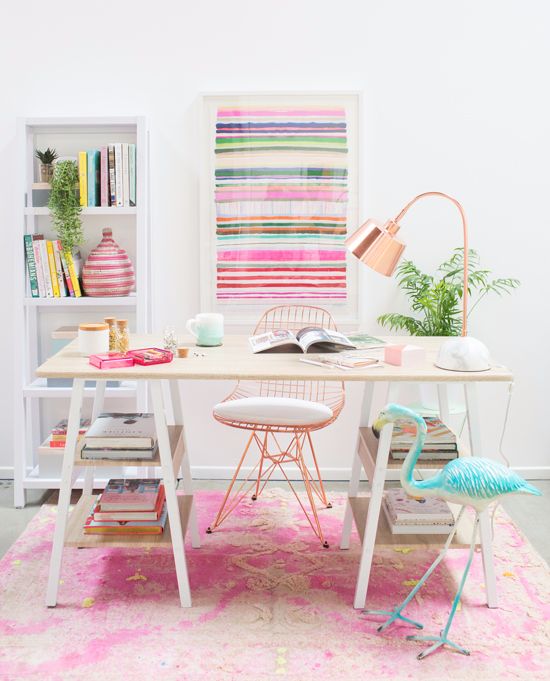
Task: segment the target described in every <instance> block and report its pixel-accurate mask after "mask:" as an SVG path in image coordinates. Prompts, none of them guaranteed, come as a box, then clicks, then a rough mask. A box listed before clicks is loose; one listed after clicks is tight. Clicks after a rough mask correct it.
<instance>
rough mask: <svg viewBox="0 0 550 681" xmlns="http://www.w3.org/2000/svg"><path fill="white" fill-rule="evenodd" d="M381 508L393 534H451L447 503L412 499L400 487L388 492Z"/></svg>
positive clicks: (451, 522) (452, 520) (450, 519)
mask: <svg viewBox="0 0 550 681" xmlns="http://www.w3.org/2000/svg"><path fill="white" fill-rule="evenodd" d="M382 508H383V509H384V512H385V514H386V518H387V520H388V525H389V526H390V530H391V532H392V534H449V532H450V530H451V529H452V528H453V526H454V516H453V514H452V512H451V509H450V508H449V505H448V504H447V502H446V501H443V499H433V498H427V499H425V498H414V497H410V496H408V494H407V493H406V492H405V491H404V490H403V489H401V488H395V489H393V488H392V489H388V490H387V491H386V493H385V496H384V502H383V504H382Z"/></svg>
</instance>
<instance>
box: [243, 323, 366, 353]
mask: <svg viewBox="0 0 550 681" xmlns="http://www.w3.org/2000/svg"><path fill="white" fill-rule="evenodd" d="M248 340H249V342H250V347H251V348H252V352H270V351H271V352H309V350H310V349H312V348H314V349H315V350H316V351H317V352H331V351H332V352H338V351H339V350H342V349H344V348H347V349H348V350H349V349H354V348H355V345H353V343H352V342H351V341H350V340H349V338H347V337H346V336H344V334H343V333H339V332H338V331H333V330H332V329H321V328H319V327H318V326H306V327H305V328H303V329H300V330H299V331H298V332H297V333H296V334H294V333H292V331H288V330H286V329H277V330H275V331H268V332H266V333H260V334H259V335H258V336H251V337H250V338H249V339H248Z"/></svg>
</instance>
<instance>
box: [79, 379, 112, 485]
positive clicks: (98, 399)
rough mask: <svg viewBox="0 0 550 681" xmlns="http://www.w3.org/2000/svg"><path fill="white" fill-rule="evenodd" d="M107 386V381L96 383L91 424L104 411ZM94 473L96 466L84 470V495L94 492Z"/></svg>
mask: <svg viewBox="0 0 550 681" xmlns="http://www.w3.org/2000/svg"><path fill="white" fill-rule="evenodd" d="M106 385H107V381H96V382H95V394H94V406H93V407H92V418H91V419H90V423H93V422H94V421H95V420H96V418H97V417H98V416H99V415H100V414H101V412H102V411H103V405H104V403H105V387H106ZM94 471H95V468H94V466H86V468H85V469H84V486H83V489H82V493H83V494H92V493H93V491H94Z"/></svg>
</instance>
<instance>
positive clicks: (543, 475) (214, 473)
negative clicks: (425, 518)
mask: <svg viewBox="0 0 550 681" xmlns="http://www.w3.org/2000/svg"><path fill="white" fill-rule="evenodd" d="M250 468H251V467H245V466H243V467H242V469H241V470H242V474H243V475H242V477H246V476H247V475H248V473H249V472H250ZM513 470H515V471H516V473H518V475H521V476H522V477H524V478H525V479H526V480H550V466H540V467H537V466H523V467H513ZM234 471H235V469H234V468H232V467H231V466H191V474H192V475H193V478H195V479H198V480H200V479H202V480H229V479H231V477H232V476H233V473H234ZM285 471H286V472H287V475H288V477H289V478H290V479H291V480H297V479H299V478H300V475H299V473H298V469H297V468H296V466H289V467H288V468H286V467H285ZM392 473H395V475H392ZM350 474H351V469H350V468H321V476H322V478H323V480H326V481H328V480H335V481H344V482H347V481H348V480H349V477H350ZM363 479H365V478H363ZM387 479H388V480H394V479H395V480H399V471H388V477H387ZM272 480H284V477H283V475H281V473H279V474H276V473H273V477H272Z"/></svg>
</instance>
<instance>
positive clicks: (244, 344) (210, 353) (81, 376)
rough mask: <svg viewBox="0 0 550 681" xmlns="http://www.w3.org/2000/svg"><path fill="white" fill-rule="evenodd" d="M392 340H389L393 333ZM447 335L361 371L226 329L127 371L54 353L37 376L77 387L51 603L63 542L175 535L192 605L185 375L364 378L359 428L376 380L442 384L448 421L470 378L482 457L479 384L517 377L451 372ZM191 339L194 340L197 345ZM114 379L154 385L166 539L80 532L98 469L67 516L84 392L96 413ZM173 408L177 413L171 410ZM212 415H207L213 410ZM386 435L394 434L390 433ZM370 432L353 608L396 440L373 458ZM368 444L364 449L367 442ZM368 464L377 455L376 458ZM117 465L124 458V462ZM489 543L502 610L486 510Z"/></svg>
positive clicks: (360, 603) (490, 590)
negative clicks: (204, 342)
mask: <svg viewBox="0 0 550 681" xmlns="http://www.w3.org/2000/svg"><path fill="white" fill-rule="evenodd" d="M386 340H388V341H390V342H391V340H392V339H391V338H386ZM393 340H395V341H396V342H400V343H402V342H404V340H406V339H404V338H403V337H399V339H398V340H397V339H393ZM441 340H442V339H441V338H415V339H414V343H415V344H416V345H422V346H423V347H425V348H426V352H427V357H426V362H425V363H424V364H423V365H422V366H419V367H415V368H414V369H405V368H402V367H394V366H389V365H387V366H383V367H382V368H377V369H368V368H367V369H354V370H352V371H343V370H339V369H331V368H328V367H317V366H313V365H310V364H304V363H303V362H300V361H299V358H300V355H297V354H292V355H288V354H264V355H253V354H251V352H250V350H249V346H248V340H247V337H246V336H228V337H226V339H225V342H224V345H223V346H222V347H219V348H200V350H201V353H204V356H203V357H189V358H186V359H175V360H174V361H173V362H171V363H170V364H158V365H155V366H151V367H142V366H137V365H136V366H134V367H131V368H126V369H111V370H108V371H101V370H99V369H96V368H95V367H92V366H91V365H90V364H89V363H88V360H87V358H84V357H80V356H79V355H78V352H77V348H76V342H73V343H71V344H69V345H68V346H67V347H65V348H64V349H63V350H61V351H60V352H59V353H58V354H56V355H54V356H53V357H51V358H50V359H48V360H47V361H46V362H45V363H44V364H42V366H40V367H39V368H38V370H37V372H36V375H37V376H39V377H45V378H71V379H73V390H72V396H71V404H70V410H69V422H68V428H67V442H66V446H65V452H64V456H63V468H62V478H61V487H60V492H59V503H58V514H57V518H56V525H55V532H54V541H53V548H52V556H51V562H50V574H49V579H48V588H47V595H46V604H47V605H48V606H50V607H53V606H55V605H56V603H57V590H58V584H59V578H60V574H61V562H62V556H63V546H64V544H65V543H67V544H69V545H73V546H92V545H93V546H97V545H101V546H109V545H110V546H115V545H116V546H120V545H121V544H124V545H126V544H133V545H139V546H148V545H151V544H158V543H166V542H169V541H171V543H172V548H173V552H174V560H175V565H176V573H177V579H178V587H179V593H180V601H181V605H182V606H184V607H185V606H190V605H191V593H190V588H189V581H188V576H187V566H186V561H185V549H184V543H183V537H184V533H185V532H186V531H187V529H189V531H190V533H191V539H192V545H193V546H194V547H198V546H199V545H200V542H199V535H198V529H197V524H196V517H195V509H194V502H193V493H192V482H191V473H190V467H189V457H188V451H187V448H186V445H185V428H184V423H183V413H182V409H181V401H180V395H179V385H178V382H179V381H185V380H191V379H202V380H220V379H236V380H238V379H248V380H269V379H278V380H280V379H289V380H321V381H331V380H338V381H360V382H362V383H364V385H365V393H364V400H363V410H362V418H361V425H362V426H364V427H366V426H369V425H370V423H371V411H372V397H373V388H374V384H375V383H377V382H382V383H389V384H390V385H391V384H394V383H396V382H422V383H424V382H431V383H436V384H438V389H439V396H440V407H441V416H442V418H443V420H446V419H447V418H448V404H447V400H446V390H445V386H446V384H448V383H451V382H453V383H463V384H464V387H465V394H466V406H467V416H468V430H469V434H470V450H471V453H472V454H473V455H477V456H479V455H481V438H480V435H481V424H480V422H479V418H478V410H477V402H476V399H477V398H476V384H477V383H485V382H493V381H501V382H511V381H512V374H511V373H510V372H509V371H508V370H507V369H505V368H504V367H499V366H495V367H494V368H492V369H490V370H489V371H486V372H480V373H463V372H453V371H446V370H443V369H438V368H437V367H435V366H434V363H433V361H434V359H435V355H436V353H437V349H438V347H439V344H440V343H441ZM160 343H161V340H160V338H159V337H158V336H153V335H149V336H132V337H131V347H132V348H140V347H151V346H157V347H159V346H160ZM189 345H191V342H189ZM109 379H125V380H144V381H148V382H149V386H150V391H151V399H152V408H153V413H154V416H155V424H156V429H157V437H158V442H159V459H158V461H156V462H153V465H159V466H160V467H161V471H162V477H163V479H164V484H165V489H166V504H167V508H168V518H169V521H168V522H169V532H168V531H165V533H164V534H163V535H160V536H159V537H153V538H146V539H143V538H142V537H104V536H102V537H97V536H94V537H91V536H89V535H88V536H86V535H84V534H83V533H82V529H81V527H82V523H83V518H84V515H85V513H87V512H89V505H90V501H91V487H92V475H90V474H89V475H87V478H86V482H87V484H86V486H85V490H84V494H83V498H82V500H81V501H80V502H79V505H78V506H77V507H76V508H75V510H74V511H73V513H72V514H71V519H70V520H69V522H68V514H69V504H70V498H71V489H72V484H73V482H74V475H75V468H77V467H80V466H88V467H89V468H88V470H89V471H90V473H91V472H92V471H93V468H91V467H90V466H91V463H90V462H89V461H83V460H81V459H80V458H78V457H77V448H76V445H77V434H78V424H79V421H80V413H81V408H82V399H83V394H84V382H85V381H86V380H88V381H89V380H95V381H96V392H95V399H94V408H93V414H92V416H93V417H95V416H97V414H99V413H100V411H101V410H102V408H103V398H104V392H105V383H106V381H107V380H109ZM161 381H168V383H169V394H170V401H171V406H172V409H171V410H170V409H169V407H170V405H168V404H165V400H164V398H163V392H162V387H161ZM170 411H171V412H172V415H170V413H169V412H170ZM208 416H209V415H205V417H208ZM385 437H386V438H387V435H386V436H385ZM362 442H363V439H362V438H361V437H359V439H358V449H357V452H356V453H354V458H353V464H352V474H351V480H350V490H349V497H350V500H351V501H350V500H348V507H347V509H346V516H345V520H344V528H343V535H342V544H341V547H342V548H347V545H348V542H349V533H350V530H351V523H352V518H353V516H354V514H353V510H354V509H353V507H354V505H355V507H356V513H355V520H356V523H357V524H358V530H359V534H360V535H361V536H362V538H363V546H362V553H361V564H360V567H359V576H358V581H357V587H356V593H355V600H354V606H355V607H356V608H360V607H364V605H365V599H366V595H367V588H368V581H369V576H370V569H371V565H372V557H373V554H374V546H375V541H376V533H377V529H378V523H379V516H380V507H381V502H382V493H383V487H384V481H385V478H386V470H387V467H388V458H387V449H388V447H387V446H386V445H387V444H388V443H387V442H385V441H384V438H383V439H382V441H381V444H380V447H379V451H378V456H376V462H375V463H374V464H373V465H371V464H370V463H369V458H368V457H366V456H365V453H364V451H363V450H364V447H365V445H364V443H363V444H362ZM362 447H363V449H362ZM370 461H374V459H371V460H370ZM126 464H127V465H132V466H134V465H149V466H150V465H151V462H147V463H145V462H140V464H136V462H135V461H131V462H130V461H129V462H126ZM92 465H96V466H104V465H113V462H106V461H104V460H103V461H101V462H93V464H92ZM116 465H124V463H122V464H121V463H120V462H116ZM361 466H363V467H364V468H365V470H366V472H367V475H368V477H369V482H370V484H371V497H370V503H369V504H368V511H367V512H366V513H361V512H360V511H359V510H357V504H356V503H355V498H356V497H357V491H358V485H359V475H360V470H361ZM178 470H181V474H182V477H183V484H184V492H185V496H184V497H178V496H176V477H177V472H178ZM409 541H412V540H410V539H409V538H407V537H405V536H403V537H402V539H401V541H400V543H401V545H403V544H405V545H406V544H407V543H408V542H409ZM481 544H482V555H483V566H484V571H485V584H486V587H487V604H488V605H489V606H490V607H496V604H497V598H496V580H495V573H494V568H493V557H492V550H491V528H490V524H489V518H488V515H487V513H485V514H483V518H482V522H481Z"/></svg>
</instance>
